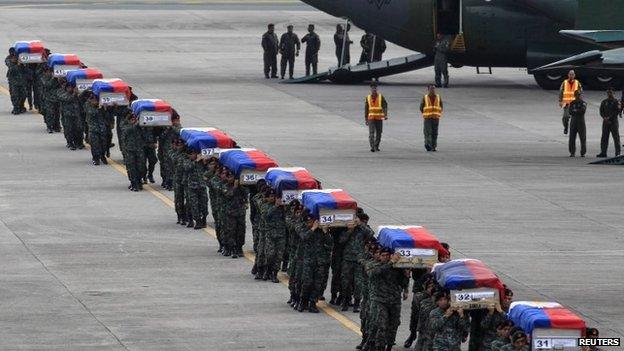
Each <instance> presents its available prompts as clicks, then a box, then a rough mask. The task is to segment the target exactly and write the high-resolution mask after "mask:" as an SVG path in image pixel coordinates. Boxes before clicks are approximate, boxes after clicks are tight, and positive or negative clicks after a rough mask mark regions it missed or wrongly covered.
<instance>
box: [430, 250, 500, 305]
mask: <svg viewBox="0 0 624 351" xmlns="http://www.w3.org/2000/svg"><path fill="white" fill-rule="evenodd" d="M433 272H434V273H435V277H436V280H437V282H438V284H440V286H442V287H444V288H445V289H449V290H459V289H474V288H486V287H487V288H492V289H497V290H498V291H499V296H503V295H504V293H505V291H504V290H505V288H504V287H503V282H501V280H500V279H499V278H498V276H497V275H496V273H494V272H492V270H491V269H490V268H488V267H487V266H486V265H485V264H484V263H483V262H481V261H479V260H475V259H472V258H467V259H459V260H452V261H449V262H446V263H444V264H438V265H435V266H434V268H433Z"/></svg>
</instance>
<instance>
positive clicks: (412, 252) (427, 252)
mask: <svg viewBox="0 0 624 351" xmlns="http://www.w3.org/2000/svg"><path fill="white" fill-rule="evenodd" d="M396 251H397V252H398V253H399V255H401V256H403V257H407V258H409V257H421V256H434V255H435V250H433V249H418V248H399V249H397V250H396Z"/></svg>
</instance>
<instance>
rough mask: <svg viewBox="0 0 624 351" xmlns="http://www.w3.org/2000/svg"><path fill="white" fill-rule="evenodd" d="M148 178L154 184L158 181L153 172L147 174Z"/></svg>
mask: <svg viewBox="0 0 624 351" xmlns="http://www.w3.org/2000/svg"><path fill="white" fill-rule="evenodd" d="M147 180H149V182H150V183H152V184H154V183H156V181H155V180H154V175H153V174H152V173H150V174H148V175H147Z"/></svg>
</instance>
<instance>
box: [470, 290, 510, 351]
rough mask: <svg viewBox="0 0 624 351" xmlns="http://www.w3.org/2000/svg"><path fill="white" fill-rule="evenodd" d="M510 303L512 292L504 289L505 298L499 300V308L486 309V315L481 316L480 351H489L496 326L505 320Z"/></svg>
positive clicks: (494, 337) (494, 336)
mask: <svg viewBox="0 0 624 351" xmlns="http://www.w3.org/2000/svg"><path fill="white" fill-rule="evenodd" d="M512 301H513V291H511V289H508V288H505V296H504V297H503V298H502V299H501V306H498V305H497V306H496V307H490V308H488V311H487V314H485V315H484V316H483V318H482V319H481V323H480V329H481V335H482V336H483V338H482V341H481V347H480V351H490V350H491V344H492V342H493V341H494V340H495V339H496V337H497V334H498V332H497V330H496V326H497V325H498V324H499V323H501V322H503V321H506V320H507V312H508V311H509V307H510V305H511V302H512ZM471 337H472V334H471Z"/></svg>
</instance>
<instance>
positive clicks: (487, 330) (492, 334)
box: [481, 311, 507, 351]
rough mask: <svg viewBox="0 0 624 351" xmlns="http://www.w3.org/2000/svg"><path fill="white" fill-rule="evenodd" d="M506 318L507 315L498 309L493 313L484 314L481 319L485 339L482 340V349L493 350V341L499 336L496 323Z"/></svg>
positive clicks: (485, 350) (484, 350)
mask: <svg viewBox="0 0 624 351" xmlns="http://www.w3.org/2000/svg"><path fill="white" fill-rule="evenodd" d="M506 320H507V315H506V314H505V313H501V312H498V311H494V313H493V314H489V313H487V314H486V315H485V316H483V319H481V330H482V332H481V334H482V335H483V340H482V341H481V351H491V350H492V342H494V340H496V338H497V336H498V335H497V333H496V325H498V323H500V322H503V321H506Z"/></svg>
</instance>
